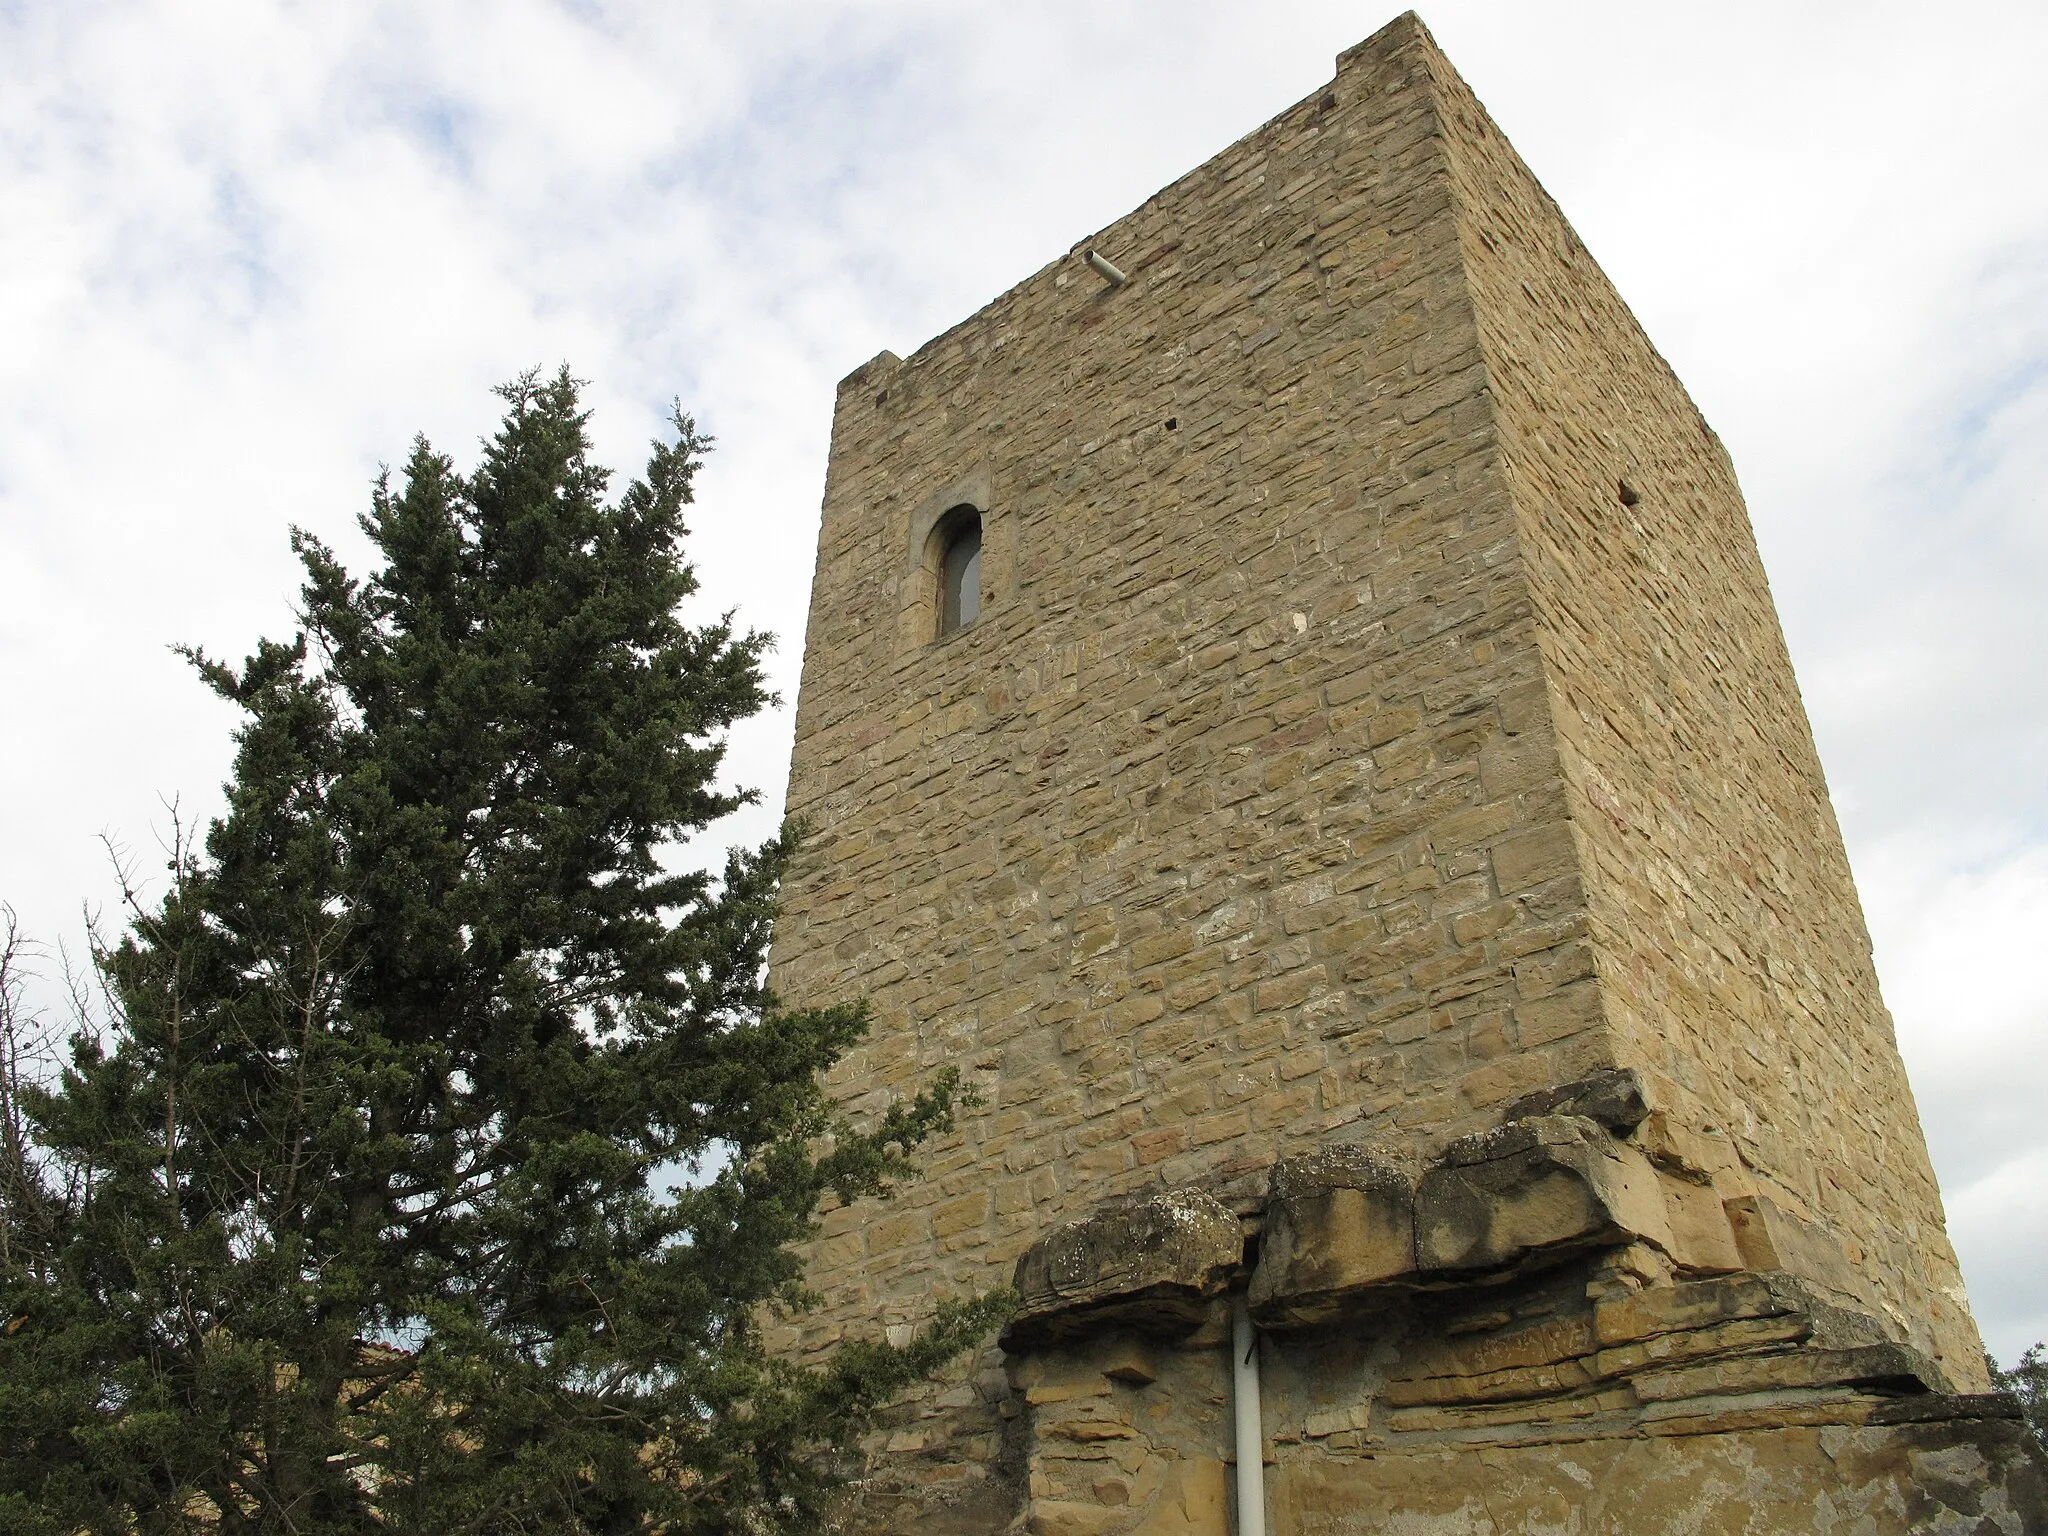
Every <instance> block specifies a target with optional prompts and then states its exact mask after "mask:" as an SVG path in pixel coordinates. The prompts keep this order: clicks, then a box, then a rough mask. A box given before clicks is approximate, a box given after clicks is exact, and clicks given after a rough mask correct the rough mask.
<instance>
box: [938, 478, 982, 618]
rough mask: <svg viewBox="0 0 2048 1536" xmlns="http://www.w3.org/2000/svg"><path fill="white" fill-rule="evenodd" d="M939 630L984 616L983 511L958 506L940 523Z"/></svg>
mask: <svg viewBox="0 0 2048 1536" xmlns="http://www.w3.org/2000/svg"><path fill="white" fill-rule="evenodd" d="M938 607H939V633H940V634H941V635H942V636H943V635H950V634H952V633H953V631H954V630H956V629H965V628H966V627H967V626H968V625H969V624H972V623H973V622H974V621H975V620H976V619H978V618H980V617H981V514H980V513H979V512H978V511H976V510H975V509H974V508H973V507H966V506H961V507H955V508H953V510H952V511H950V512H948V513H947V514H946V515H945V517H944V518H943V519H942V520H941V521H940V523H939V604H938Z"/></svg>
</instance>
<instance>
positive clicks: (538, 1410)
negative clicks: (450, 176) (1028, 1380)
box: [0, 372, 1001, 1536]
mask: <svg viewBox="0 0 2048 1536" xmlns="http://www.w3.org/2000/svg"><path fill="white" fill-rule="evenodd" d="M502 393H503V394H504V396H505V398H506V400H507V402H508V404H509V409H508V411H507V414H506V415H505V418H504V422H503V425H502V427H501V428H500V430H499V431H498V433H497V435H496V437H495V438H494V439H493V440H492V441H491V442H490V443H488V444H487V445H486V447H485V450H484V453H483V456H482V461H481V463H480V465H479V466H478V467H477V469H476V470H475V472H474V473H473V474H470V475H467V476H465V475H462V474H459V473H457V471H456V470H455V468H454V466H453V464H452V463H451V461H450V460H449V459H447V458H445V457H443V456H441V455H439V454H436V453H435V452H433V451H432V450H431V449H430V448H429V447H428V446H427V444H426V443H425V442H424V441H421V442H419V443H417V444H416V445H415V448H414V451H413V454H412V457H411V459H410V461H409V462H408V463H407V465H406V467H405V472H404V475H403V480H402V485H400V486H398V487H393V486H392V485H391V483H390V482H389V480H388V477H387V479H386V480H385V481H384V482H382V483H380V484H379V486H378V487H377V489H376V492H375V495H374V498H373V501H372V505H371V509H370V512H369V513H368V515H367V516H366V517H365V518H364V519H363V528H364V530H365V532H366V533H367V534H368V535H369V537H370V539H371V540H372V541H373V542H374V544H375V546H376V549H377V551H378V554H379V556H380V557H381V560H382V562H383V563H382V568H381V569H379V570H378V571H377V572H376V573H375V574H374V575H371V576H369V577H368V578H367V579H362V580H358V579H356V578H354V577H352V576H351V575H350V574H349V573H348V572H347V571H346V570H345V569H344V568H343V566H342V564H341V563H340V561H339V560H338V559H337V558H336V556H335V555H334V554H333V553H332V552H331V551H330V550H329V549H328V548H326V547H325V546H323V545H322V544H321V543H319V542H318V541H317V540H315V539H314V538H312V537H311V536H310V535H308V534H305V533H303V532H298V533H295V534H294V535H293V547H294V548H295V550H296V551H297V552H298V554H299V556H300V558H301V559H302V561H303V563H304V566H305V572H306V581H305V585H304V589H303V602H304V610H303V615H302V618H303V630H302V632H301V633H300V634H299V635H298V636H297V637H296V638H295V639H294V640H293V641H291V642H290V643H289V644H281V643H277V642H271V641H265V642H263V643H262V644H261V645H259V646H258V648H257V650H256V652H255V654H253V655H252V656H250V657H249V658H248V659H247V660H246V661H245V662H244V663H243V664H242V665H241V666H240V667H232V666H227V665H223V664H221V663H220V662H218V661H215V660H213V659H210V658H208V657H206V656H203V655H201V654H199V653H197V652H193V653H191V659H192V660H193V662H194V663H195V664H196V665H197V667H198V669H199V672H200V674H201V675H202V677H203V678H204V679H205V681H206V682H207V683H208V684H209V685H211V687H212V688H213V689H214V690H215V691H216V692H217V693H219V694H220V695H221V696H222V697H224V698H226V699H228V700H230V701H232V702H233V703H234V704H236V705H238V706H239V707H240V708H241V710H242V711H243V712H244V718H243V723H242V724H241V726H240V728H239V730H238V733H237V738H236V740H237V752H236V757H235V764H234V770H233V776H232V779H231V781H230V783H229V784H228V786H227V809H226V811H225V813H224V814H223V815H222V816H221V817H220V818H219V819H218V820H216V821H214V822H213V823H212V824H211V826H210V828H209V829H208V831H207V834H206V836H205V839H204V844H203V846H202V847H194V846H191V845H188V844H186V843H184V842H182V841H181V842H180V843H179V845H178V846H177V848H176V850H175V853H174V856H173V858H172V868H171V879H170V881H169V885H168V889H167V892H166V894H164V895H163V896H162V897H161V898H159V899H156V900H154V901H144V900H142V899H141V898H140V897H139V896H131V902H130V912H129V919H130V920H129V922H128V924H127V927H126V932H125V935H124V936H123V937H121V938H120V940H119V942H118V943H117V944H113V945H111V946H108V947H105V948H103V949H102V950H101V951H100V952H99V954H98V956H97V958H98V960H99V963H100V967H101V974H102V976H103V978H104V983H105V987H106V993H107V996H108V997H109V998H110V999H111V1000H112V1003H113V1005H114V1008H113V1023H112V1027H111V1028H109V1029H107V1030H105V1031H104V1032H103V1033H102V1034H100V1035H97V1036H96V1035H94V1034H93V1033H91V1032H84V1033H81V1035H80V1036H79V1037H78V1038H77V1039H75V1040H74V1042H73V1046H72V1052H71V1057H70V1060H69V1063H68V1066H67V1067H66V1068H65V1070H64V1071H63V1072H62V1074H61V1077H60V1078H59V1079H57V1080H55V1081H53V1082H51V1083H48V1084H46V1085H45V1086H44V1087H43V1088H40V1089H39V1088H37V1087H36V1085H35V1084H33V1083H27V1082H23V1083H18V1084H17V1087H18V1088H19V1090H20V1091H19V1092H18V1093H17V1094H16V1095H15V1096H14V1098H13V1099H11V1100H10V1103H11V1104H18V1105H19V1106H20V1118H21V1120H22V1123H23V1124H25V1125H26V1126H27V1128H28V1137H29V1140H30V1141H32V1142H33V1144H34V1149H35V1150H34V1159H33V1161H34V1166H33V1168H32V1169H30V1170H29V1173H30V1175H31V1176H30V1177H28V1178H27V1179H26V1182H25V1183H23V1182H22V1181H20V1180H17V1183H20V1184H21V1187H22V1188H23V1189H24V1190H26V1191H27V1193H25V1194H17V1195H16V1196H15V1197H13V1198H10V1200H9V1202H8V1207H7V1210H6V1212H5V1226H6V1234H5V1235H6V1247H5V1250H4V1256H0V1525H11V1526H12V1527H13V1528H15V1529H20V1530H40V1531H48V1532H52V1533H57V1532H63V1533H70V1532H76V1531H93V1532H124V1533H126V1532H137V1531H143V1532H155V1531H175V1530H185V1529H216V1528H217V1529H221V1530H228V1531H249V1532H265V1533H269V1532H340V1531H370V1530H376V1531H379V1532H387V1533H388V1532H433V1533H437V1536H439V1533H450V1532H465V1531H477V1532H483V1531H492V1532H496V1531H507V1530H519V1531H563V1532H568V1531H644V1530H648V1529H650V1528H655V1529H661V1530H665V1531H673V1532H678V1533H683V1532H696V1531H704V1532H710V1531H720V1532H725V1531H735V1532H744V1531H756V1530H758V1531H763V1532H767V1531H785V1530H787V1531H796V1530H805V1529H812V1528H815V1527H816V1526H817V1525H818V1524H819V1522H820V1520H821V1519H822V1518H823V1515H824V1513H825V1512H826V1510H827V1509H828V1506H829V1504H830V1502H831V1498H832V1494H833V1482H832V1478H833V1474H834V1457H833V1454H832V1453H833V1452H834V1451H835V1450H837V1451H840V1452H844V1450H845V1449H846V1448H847V1447H848V1445H849V1444H850V1437H851V1435H852V1434H853V1433H854V1432H855V1431H856V1430H857V1429H858V1428H859V1427H860V1425H861V1423H862V1420H863V1415H864V1414H865V1413H866V1411H867V1410H868V1409H869V1408H870V1407H871V1406H872V1405H873V1404H875V1403H876V1402H877V1401H878V1400H879V1399H880V1398H881V1397H883V1396H885V1395H887V1394H888V1393H890V1392H892V1391H893V1390H895V1389H897V1388H898V1387H900V1386H901V1385H903V1384H904V1383H906V1382H907V1381H910V1380H913V1379H915V1377H916V1376H918V1375H919V1374H921V1373H923V1372H924V1371H927V1370H929V1369H931V1368H932V1367H933V1366H935V1365H936V1364H938V1363H939V1362H940V1361H942V1360H943V1359H945V1358H946V1357H948V1356H950V1355H952V1354H954V1353H956V1352H957V1351H958V1350H959V1349H960V1348H962V1347H964V1346H965V1345H966V1344H967V1343H969V1342H971V1341H972V1340H973V1339H974V1338H975V1337H977V1336H979V1335H980V1334H981V1333H983V1332H984V1331H986V1329H987V1328H988V1327H989V1326H990V1325H991V1324H992V1322H993V1321H994V1320H995V1318H996V1316H997V1315H998V1312H999V1309H1000V1305H1001V1301H1000V1298H990V1299H984V1300H982V1301H979V1302H974V1303H969V1304H964V1305H961V1306H957V1307H952V1308H948V1309H946V1310H944V1311H942V1313H941V1314H940V1318H939V1321H938V1322H937V1323H935V1324H934V1325H933V1326H932V1327H931V1328H929V1329H928V1330H926V1331H925V1332H924V1333H923V1334H922V1335H921V1336H920V1337H919V1338H918V1340H917V1341H915V1342H914V1343H913V1344H912V1345H910V1346H908V1347H907V1348H904V1349H890V1348H887V1347H884V1346H860V1347H854V1348H842V1349H841V1350H840V1351H839V1353H838V1354H837V1356H836V1357H835V1358H834V1359H833V1361H832V1362H831V1363H830V1364H829V1365H828V1366H825V1367H819V1368H809V1369H804V1368H799V1367H798V1366H796V1365H794V1364H792V1363H790V1362H788V1361H785V1360H781V1359H778V1358H775V1357H774V1356H772V1355H771V1354H770V1353H769V1352H767V1351H766V1350H765V1349H764V1347H763V1343H762V1337H761V1328H760V1323H761V1317H762V1315H763V1312H764V1310H771V1309H774V1308H778V1307H779V1308H793V1307H798V1306H800V1305H801V1304H802V1302H803V1300H804V1298H803V1294H802V1292H801V1288H800V1278H799V1273H798V1270H797V1267H796V1265H795V1263H794V1261H793V1260H792V1258H791V1256H790V1254H789V1252H788V1244H789V1243H790V1242H791V1241H792V1240H794V1239H797V1238H800V1237H801V1236H803V1235H804V1234H805V1233H806V1232H808V1231H809V1230H811V1225H812V1222H813V1219H814V1212H815V1210H816V1208H817V1206H818V1204H819V1202H820V1200H821V1199H822V1198H824V1197H825V1196H826V1195H828V1194H831V1195H836V1197H837V1198H839V1199H842V1200H850V1199H853V1198H856V1197H858V1196H861V1195H864V1194H875V1193H881V1192H883V1191H885V1190H886V1189H887V1187H888V1186H889V1185H890V1184H891V1183H892V1182H893V1181H894V1180H895V1179H896V1178H897V1177H899V1176H900V1175H901V1174H902V1173H903V1172H904V1171H905V1168H906V1162H905V1159H906V1157H907V1156H908V1154H909V1153H910V1152H911V1151H912V1149H913V1148H914V1147H915V1146H916V1145H917V1144H918V1143H919V1142H920V1141H921V1140H922V1139H923V1138H925V1137H926V1136H928V1135H930V1134H931V1133H932V1132H934V1131H935V1130H937V1129H940V1128H942V1127H944V1126H945V1125H947V1124H948V1123H949V1117H950V1110H951V1103H952V1098H953V1093H954V1085H953V1080H952V1078H951V1077H950V1076H946V1077H941V1078H938V1079H936V1080H935V1081H934V1082H933V1083H932V1084H931V1085H930V1086H929V1087H928V1088H927V1089H926V1091H925V1092H924V1093H923V1094H921V1095H920V1096H919V1097H918V1098H916V1099H915V1100H912V1101H907V1102H905V1103H903V1104H900V1105H899V1106H898V1107H897V1108H896V1109H894V1110H892V1111H890V1112H889V1113H888V1115H887V1116H886V1118H884V1119H883V1121H882V1122H881V1123H880V1124H878V1125H873V1126H869V1127H867V1128H866V1129H865V1130H856V1129H855V1128H853V1127H851V1126H849V1125H848V1124H846V1123H844V1122H842V1121H840V1120H839V1119H838V1118H837V1117H836V1116H835V1114H834V1113H833V1111H832V1109H831V1107H830V1105H829V1104H828V1102H827V1101H826V1100H825V1098H824V1097H823V1095H822V1093H821V1091H820V1089H819V1087H818V1074H819V1073H820V1072H821V1071H822V1070H823V1069H824V1068H826V1067H828V1066H829V1065H830V1064H831V1063H832V1062H833V1061H834V1060H835V1059H837V1058H838V1057H839V1056H840V1055H841V1054H842V1053H843V1052H844V1051H845V1050H846V1049H847V1048H848V1047H849V1045H851V1044H852V1043H853V1042H854V1041H855V1040H856V1039H857V1038H859V1036H860V1035H861V1033H862V1031H863V1029H864V1027H865V1018H864V1014H863V1012H862V1009H861V1008H860V1007H859V1006H858V1005H857V1004H851V1003H849V1004H845V1005H841V1006H837V1007H832V1008H826V1009H822V1010H816V1011H786V1010H783V1009H781V1008H779V1007H778V1006H777V1005H776V1003H775V1000H774V999H773V998H772V997H771V996H769V995H768V994H767V993H766V991H765V990H764V985H763V962H764V958H765V946H766V943H767V938H768V933H769V928H770V923H771V921H772V918H773V914H774V906H775V893H776V889H777V881H778V879H779V877H780V876H781V874H782V872H783V870H784V868H785V866H786V864H787V861H788V859H789V858H790V856H791V852H792V848H793V837H792V836H791V835H789V834H785V835H784V836H782V837H779V838H777V839H776V840H774V841H773V842H771V843H769V844H768V845H767V846H765V847H763V848H760V849H758V850H755V851H752V852H745V853H735V854H733V855H732V856H731V857H730V858H729V859H728V861H727V862H726V864H725V867H724V873H723V876H722V878H720V879H718V880H711V879H708V878H706V877H704V876H702V875H698V874H694V873H681V872H677V866H676V863H675V860H674V857H673V855H674V851H675V849H676V847H677V846H678V844H679V843H680V842H682V841H683V840H684V839H685V838H686V837H687V836H689V835H690V834H693V833H697V832H700V831H702V830H703V829H704V828H706V827H707V826H709V825H711V824H712V823H713V822H714V821H716V820H717V819H718V818H719V817H721V816H723V815H724V814H726V813H727V812H729V811H731V810H733V809H734V808H735V807H736V806H737V805H739V804H740V803H741V801H742V800H743V799H744V798H745V797H744V796H742V795H737V794H732V793H726V792H721V791H720V790H719V789H718V788H717V787H716V779H717V774H718V769H719V765H720V757H721V751H722V738H723V732H724V731H725V729H726V728H727V727H728V726H730V725H731V724H732V723H733V722H734V721H737V720H740V719H743V718H745V717H746V716H748V715H751V714H753V713H754V712H755V711H757V710H759V709H760V708H762V707H763V705H764V704H765V703H766V702H767V697H766V695H765V693H764V690H763V684H762V678H761V668H760V662H761V656H762V653H763V651H764V649H765V647H766V644H767V641H766V639H765V638H764V637H763V636H761V635H758V634H745V635H741V634H736V633H735V632H734V631H733V629H732V628H731V627H730V624H729V623H728V622H720V623H713V624H708V625H705V626H703V627H696V628H693V627H689V626H687V625H685V624H684V623H683V622H682V621H681V619H680V618H679V617H678V613H677V608H678V604H679V603H681V602H682V601H683V599H685V598H686V597H688V596H689V595H690V594H691V592H692V591H693V590H694V589H695V581H694V578H693V576H692V574H691V570H690V567H689V566H688V564H687V563H685V561H684V559H683V557H682V553H681V541H682V539H683V536H684V532H685V529H684V523H683V517H684V509H685V508H686V507H687V506H688V505H689V504H690V502H691V485H692V480H693V477H694V475H695V473H696V471H697V468H698V464H699V462H700V457H701V455H702V453H703V451H704V450H705V448H706V447H707V446H708V440H707V439H705V438H703V437H701V436H699V435H698V433H697V431H696V429H695V427H694V426H693V424H692V422H691V420H690V419H689V418H688V417H687V416H684V415H682V414H681V413H680V412H679V413H678V414H677V416H676V421H675V427H676V436H675V440H674V441H673V442H669V443H657V444H656V445H655V447H654V450H653V454H652V457H651V458H650V460H649V462H648V466H647V472H646V475H645V478H644V479H642V480H640V481H637V482H635V483H634V484H632V485H631V486H629V487H628V488H627V489H626V490H625V491H624V493H623V494H622V495H620V496H619V497H618V498H617V499H616V501H607V500H606V495H607V488H608V475H607V472H606V471H605V470H603V469H600V468H598V467H596V466H594V465H593V464H591V463H590V462H589V460H588V457H587V454H588V439H587V436H586V432H585V424H586V415H585V413H584V412H583V411H582V409H581V407H580V405H579V403H578V398H577V387H576V384H575V381H573V380H572V379H571V378H570V377H569V376H568V374H567V373H566V372H564V373H562V374H560V375H558V376H556V377H554V378H553V379H545V380H544V379H541V378H538V377H536V376H528V377H526V378H523V379H521V380H520V381H518V382H517V383H516V384H513V385H511V386H508V387H507V388H506V389H505V390H503V391H502ZM15 1162H16V1163H17V1164H20V1163H21V1162H22V1158H21V1157H17V1158H16V1159H15ZM692 1168H694V1169H696V1170H698V1172H697V1175H696V1176H695V1177H694V1178H684V1177H681V1176H680V1172H681V1171H682V1170H687V1169H692ZM17 1171H19V1170H18V1169H17ZM9 1187H10V1188H13V1187H14V1186H12V1185H10V1186H9Z"/></svg>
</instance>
